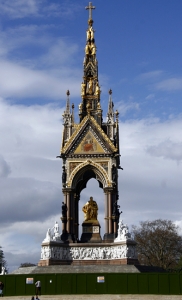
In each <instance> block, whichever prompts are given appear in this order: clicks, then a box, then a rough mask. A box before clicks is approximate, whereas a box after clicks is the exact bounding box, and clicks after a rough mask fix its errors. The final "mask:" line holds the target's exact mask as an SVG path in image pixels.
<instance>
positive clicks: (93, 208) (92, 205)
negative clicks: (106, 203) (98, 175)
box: [82, 197, 98, 221]
mask: <svg viewBox="0 0 182 300" xmlns="http://www.w3.org/2000/svg"><path fill="white" fill-rule="evenodd" d="M82 211H83V212H84V214H85V215H84V220H85V221H89V220H97V214H98V206H97V203H96V201H94V200H93V197H90V200H89V201H88V202H87V203H86V204H85V205H84V206H83V208H82Z"/></svg>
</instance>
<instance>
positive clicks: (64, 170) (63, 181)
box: [62, 166, 66, 187]
mask: <svg viewBox="0 0 182 300" xmlns="http://www.w3.org/2000/svg"><path fill="white" fill-rule="evenodd" d="M62 184H63V186H64V187H65V186H66V169H65V166H63V173H62Z"/></svg>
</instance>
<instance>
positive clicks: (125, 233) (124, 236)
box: [114, 220, 132, 242]
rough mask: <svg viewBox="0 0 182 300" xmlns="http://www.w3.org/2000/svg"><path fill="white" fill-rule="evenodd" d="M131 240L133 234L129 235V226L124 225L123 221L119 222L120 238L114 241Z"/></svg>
mask: <svg viewBox="0 0 182 300" xmlns="http://www.w3.org/2000/svg"><path fill="white" fill-rule="evenodd" d="M128 239H132V238H131V233H129V230H128V226H127V225H126V224H124V223H123V221H122V220H120V221H119V225H118V236H117V238H116V239H115V240H114V241H115V242H119V241H126V240H128Z"/></svg>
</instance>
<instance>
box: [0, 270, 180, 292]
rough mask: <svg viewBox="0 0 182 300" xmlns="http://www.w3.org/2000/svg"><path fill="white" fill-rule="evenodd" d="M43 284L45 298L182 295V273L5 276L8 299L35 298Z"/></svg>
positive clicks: (3, 277)
mask: <svg viewBox="0 0 182 300" xmlns="http://www.w3.org/2000/svg"><path fill="white" fill-rule="evenodd" d="M37 280H40V281H41V285H42V288H41V289H42V294H43V295H59V294H161V295H179V294H182V274H171V273H143V274H141V273H135V274H131V273H130V274H126V273H102V274H27V275H25V274H23V275H1V276H0V281H3V282H4V284H5V287H4V295H5V296H19V295H34V294H35V282H36V281H37Z"/></svg>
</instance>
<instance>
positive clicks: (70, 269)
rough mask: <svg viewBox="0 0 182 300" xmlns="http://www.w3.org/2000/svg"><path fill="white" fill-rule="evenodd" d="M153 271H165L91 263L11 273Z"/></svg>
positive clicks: (155, 268) (21, 269)
mask: <svg viewBox="0 0 182 300" xmlns="http://www.w3.org/2000/svg"><path fill="white" fill-rule="evenodd" d="M148 272H149V273H152V272H158V273H159V272H164V270H163V269H161V268H158V267H150V266H141V265H120V266H114V265H99V266H98V265H92V266H91V265H90V266H64V265H60V266H44V267H39V266H35V267H26V268H19V269H17V270H15V271H13V272H12V273H11V274H51V273H54V274H60V273H70V274H72V273H148Z"/></svg>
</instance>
